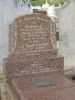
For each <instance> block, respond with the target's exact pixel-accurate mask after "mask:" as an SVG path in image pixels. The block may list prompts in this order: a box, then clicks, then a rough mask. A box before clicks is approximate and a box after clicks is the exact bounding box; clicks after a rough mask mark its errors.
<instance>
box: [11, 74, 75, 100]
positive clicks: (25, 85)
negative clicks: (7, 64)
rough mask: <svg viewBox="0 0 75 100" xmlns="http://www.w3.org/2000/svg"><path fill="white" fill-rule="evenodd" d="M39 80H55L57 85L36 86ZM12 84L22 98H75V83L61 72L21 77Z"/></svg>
mask: <svg viewBox="0 0 75 100" xmlns="http://www.w3.org/2000/svg"><path fill="white" fill-rule="evenodd" d="M37 80H53V81H54V83H55V85H53V86H46V87H41V88H40V87H36V86H35V85H34V84H35V82H36V81H37ZM12 84H13V86H14V88H15V90H16V91H17V93H18V95H19V96H20V99H21V100H30V99H31V98H32V100H75V84H74V83H72V82H71V81H69V80H68V79H67V78H65V77H64V76H63V75H62V74H60V73H59V72H53V73H44V74H39V75H38V74H36V75H34V76H33V75H32V76H29V77H24V76H22V77H19V78H16V79H13V80H12Z"/></svg>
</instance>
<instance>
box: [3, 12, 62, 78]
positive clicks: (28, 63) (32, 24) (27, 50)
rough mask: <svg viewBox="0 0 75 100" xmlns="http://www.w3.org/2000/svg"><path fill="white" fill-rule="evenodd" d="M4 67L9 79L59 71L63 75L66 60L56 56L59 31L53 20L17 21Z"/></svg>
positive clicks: (37, 17) (32, 18) (42, 17)
mask: <svg viewBox="0 0 75 100" xmlns="http://www.w3.org/2000/svg"><path fill="white" fill-rule="evenodd" d="M4 66H5V67H4V69H5V70H6V71H5V73H6V77H7V79H12V78H13V77H16V76H18V75H21V74H25V75H28V74H34V73H43V72H52V71H57V70H59V71H60V72H61V73H63V57H58V55H57V47H56V27H55V23H54V22H53V21H52V19H51V18H50V17H48V16H46V15H42V14H37V13H35V14H34V13H33V14H30V15H25V16H21V17H18V18H16V19H15V20H14V22H13V23H12V24H11V25H10V33H9V56H8V58H7V59H6V61H5V64H4Z"/></svg>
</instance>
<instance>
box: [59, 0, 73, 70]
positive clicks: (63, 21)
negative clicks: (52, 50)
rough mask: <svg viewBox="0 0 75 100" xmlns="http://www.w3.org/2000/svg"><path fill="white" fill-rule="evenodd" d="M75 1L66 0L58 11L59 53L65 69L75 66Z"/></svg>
mask: <svg viewBox="0 0 75 100" xmlns="http://www.w3.org/2000/svg"><path fill="white" fill-rule="evenodd" d="M74 16H75V0H68V1H67V2H65V4H64V5H63V7H61V8H60V9H59V10H58V23H59V41H60V42H59V43H60V46H59V53H60V54H61V55H62V56H64V65H65V69H69V68H71V67H72V66H74V65H75V18H74Z"/></svg>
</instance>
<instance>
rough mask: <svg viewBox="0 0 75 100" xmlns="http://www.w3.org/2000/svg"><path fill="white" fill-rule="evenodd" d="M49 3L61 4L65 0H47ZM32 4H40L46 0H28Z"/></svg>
mask: <svg viewBox="0 0 75 100" xmlns="http://www.w3.org/2000/svg"><path fill="white" fill-rule="evenodd" d="M47 1H48V3H49V4H50V5H55V6H58V5H59V4H63V3H64V2H65V1H66V0H47ZM30 2H31V4H32V5H33V6H42V4H44V3H45V2H46V0H30Z"/></svg>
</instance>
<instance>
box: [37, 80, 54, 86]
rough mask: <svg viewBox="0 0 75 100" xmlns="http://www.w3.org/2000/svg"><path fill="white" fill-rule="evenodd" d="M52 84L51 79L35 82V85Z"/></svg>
mask: <svg viewBox="0 0 75 100" xmlns="http://www.w3.org/2000/svg"><path fill="white" fill-rule="evenodd" d="M52 85H55V82H54V81H53V80H41V81H37V82H36V83H35V86H36V87H46V86H52Z"/></svg>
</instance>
